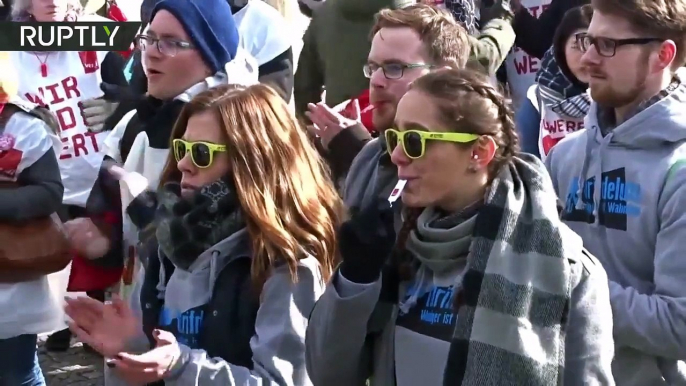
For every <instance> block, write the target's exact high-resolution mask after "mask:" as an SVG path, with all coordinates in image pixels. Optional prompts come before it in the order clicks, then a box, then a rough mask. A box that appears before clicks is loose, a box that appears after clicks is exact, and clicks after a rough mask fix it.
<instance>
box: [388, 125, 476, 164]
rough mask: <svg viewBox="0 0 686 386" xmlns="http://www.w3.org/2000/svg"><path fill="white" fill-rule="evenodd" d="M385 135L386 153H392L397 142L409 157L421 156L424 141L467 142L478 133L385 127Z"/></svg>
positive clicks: (424, 147) (424, 145)
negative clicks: (403, 129)
mask: <svg viewBox="0 0 686 386" xmlns="http://www.w3.org/2000/svg"><path fill="white" fill-rule="evenodd" d="M384 136H385V137H386V149H387V151H388V154H391V153H393V150H395V148H396V146H398V144H402V148H403V151H404V152H405V155H406V156H407V157H408V158H410V159H417V158H421V157H422V156H423V155H424V152H426V141H427V140H431V141H443V142H457V143H469V142H472V141H475V140H477V139H478V138H479V137H480V135H478V134H468V133H437V132H433V131H422V130H405V131H400V130H395V129H387V130H386V132H385V133H384Z"/></svg>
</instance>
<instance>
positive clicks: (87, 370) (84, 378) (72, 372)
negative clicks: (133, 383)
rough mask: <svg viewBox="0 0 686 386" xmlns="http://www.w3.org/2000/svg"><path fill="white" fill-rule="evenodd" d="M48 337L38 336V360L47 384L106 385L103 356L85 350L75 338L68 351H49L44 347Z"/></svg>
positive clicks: (71, 385) (59, 385)
mask: <svg viewBox="0 0 686 386" xmlns="http://www.w3.org/2000/svg"><path fill="white" fill-rule="evenodd" d="M47 337H48V336H47V335H42V336H40V337H39V338H38V361H39V362H40V365H41V368H42V369H43V376H45V381H46V383H47V386H104V384H105V381H104V378H103V365H104V361H103V359H102V357H99V356H97V355H95V354H91V353H89V352H86V351H84V350H83V346H82V345H81V343H79V342H76V341H75V340H72V345H71V347H70V348H69V350H67V351H66V352H60V353H53V352H47V351H46V350H45V349H44V347H43V344H44V342H45V339H46V338H47Z"/></svg>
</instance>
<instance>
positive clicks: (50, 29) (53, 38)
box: [20, 24, 119, 48]
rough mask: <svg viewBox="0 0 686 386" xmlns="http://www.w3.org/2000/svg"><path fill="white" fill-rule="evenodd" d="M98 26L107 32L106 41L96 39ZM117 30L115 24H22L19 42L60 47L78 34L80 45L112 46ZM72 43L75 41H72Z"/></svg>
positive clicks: (23, 44)
mask: <svg viewBox="0 0 686 386" xmlns="http://www.w3.org/2000/svg"><path fill="white" fill-rule="evenodd" d="M98 28H104V30H105V33H106V34H107V39H106V41H102V40H98V37H97V35H98V34H97V33H96V31H97V29H98ZM117 32H119V26H115V27H114V28H113V29H112V30H110V28H109V27H108V26H104V25H103V26H95V25H90V26H88V25H78V24H74V25H68V26H67V25H59V26H55V25H44V26H41V25H38V26H36V25H34V26H27V25H23V26H21V38H20V44H21V47H23V48H30V47H62V45H63V44H64V43H65V42H67V41H70V40H72V39H74V38H76V37H77V36H78V39H79V45H82V46H85V45H87V46H92V47H112V46H114V39H115V37H116V36H117ZM101 34H102V32H101ZM89 38H90V39H89ZM88 40H90V41H88ZM73 43H76V42H75V41H74V42H73Z"/></svg>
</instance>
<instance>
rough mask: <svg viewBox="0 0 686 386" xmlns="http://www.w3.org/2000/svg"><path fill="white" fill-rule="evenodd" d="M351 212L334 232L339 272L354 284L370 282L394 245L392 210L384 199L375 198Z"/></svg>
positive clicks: (377, 275)
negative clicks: (340, 261) (335, 232)
mask: <svg viewBox="0 0 686 386" xmlns="http://www.w3.org/2000/svg"><path fill="white" fill-rule="evenodd" d="M354 212H355V211H354V210H353V216H352V218H351V219H350V220H348V221H346V222H345V223H343V225H341V228H340V230H339V233H338V240H339V241H338V242H339V249H340V251H341V255H342V257H343V264H342V265H341V274H342V275H343V277H345V278H346V279H348V280H350V281H352V282H355V283H371V282H373V281H374V280H376V279H378V277H379V275H380V274H381V269H382V268H383V266H384V264H385V263H386V260H387V259H388V257H389V256H390V254H391V251H392V250H393V246H394V245H395V237H396V234H395V229H394V211H393V209H392V208H391V207H390V206H389V205H388V201H385V200H383V201H381V200H379V201H376V202H373V203H372V204H371V205H368V206H367V207H365V208H363V209H362V210H360V211H357V213H354Z"/></svg>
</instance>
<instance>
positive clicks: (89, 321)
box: [64, 296, 143, 358]
mask: <svg viewBox="0 0 686 386" xmlns="http://www.w3.org/2000/svg"><path fill="white" fill-rule="evenodd" d="M66 302H67V304H66V306H65V307H64V312H65V313H66V314H67V316H69V317H70V318H71V319H72V320H71V321H69V322H68V324H69V329H70V330H71V331H72V332H73V333H74V334H75V335H76V336H77V337H78V338H79V340H81V342H83V343H85V344H87V345H89V346H91V347H93V348H94V349H95V350H96V351H98V352H99V353H100V354H101V355H102V356H104V357H110V358H111V357H114V356H116V355H119V354H120V353H121V352H122V351H124V350H125V349H126V344H127V343H128V342H130V341H131V340H132V339H135V338H136V337H137V336H138V335H139V334H142V331H143V330H142V326H141V322H140V321H139V320H138V318H136V316H135V315H134V314H133V312H132V311H131V308H130V307H129V306H128V304H126V303H125V302H124V301H122V300H121V299H120V298H119V297H115V298H114V299H113V300H112V302H111V303H101V302H99V301H97V300H95V299H91V298H89V297H85V296H83V297H78V298H76V299H69V298H67V299H66Z"/></svg>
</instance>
